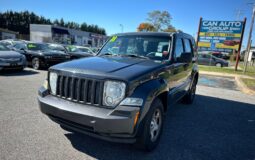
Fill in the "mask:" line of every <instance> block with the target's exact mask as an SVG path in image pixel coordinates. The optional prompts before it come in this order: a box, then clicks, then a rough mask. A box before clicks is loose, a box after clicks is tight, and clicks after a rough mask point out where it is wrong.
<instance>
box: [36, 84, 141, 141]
mask: <svg viewBox="0 0 255 160" xmlns="http://www.w3.org/2000/svg"><path fill="white" fill-rule="evenodd" d="M45 92H47V91H46V90H45V89H44V88H43V87H42V88H41V89H40V90H39V96H38V101H39V106H40V109H41V111H42V112H43V113H44V114H46V115H47V116H49V117H50V118H51V119H52V120H53V121H55V122H56V123H58V124H60V125H61V126H62V128H66V129H68V130H74V131H78V132H81V133H84V134H87V135H90V136H93V137H96V138H100V139H104V140H108V141H113V142H121V143H134V142H135V141H136V139H135V130H136V129H135V126H134V121H135V117H136V115H137V113H138V112H139V111H140V108H139V107H128V106H118V107H116V108H115V109H108V108H102V107H96V106H90V105H83V104H77V103H74V102H70V101H67V100H64V99H62V98H58V97H55V96H52V95H49V94H47V93H46V94H45Z"/></svg>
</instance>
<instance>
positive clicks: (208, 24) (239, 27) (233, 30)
mask: <svg viewBox="0 0 255 160" xmlns="http://www.w3.org/2000/svg"><path fill="white" fill-rule="evenodd" d="M244 23H245V22H243V21H207V20H202V19H201V20H200V26H199V33H198V49H199V50H200V51H222V52H231V51H232V50H239V47H240V45H241V41H242V34H243V31H244V26H245V25H244Z"/></svg>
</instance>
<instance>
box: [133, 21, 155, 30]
mask: <svg viewBox="0 0 255 160" xmlns="http://www.w3.org/2000/svg"><path fill="white" fill-rule="evenodd" d="M155 30H156V29H155V27H154V26H153V25H152V24H150V23H146V22H144V23H141V24H140V25H139V26H138V28H137V31H138V32H148V31H155Z"/></svg>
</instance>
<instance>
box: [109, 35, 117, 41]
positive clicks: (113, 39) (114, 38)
mask: <svg viewBox="0 0 255 160" xmlns="http://www.w3.org/2000/svg"><path fill="white" fill-rule="evenodd" d="M117 38H118V37H117V36H113V37H112V39H111V40H110V42H115V41H116V39H117Z"/></svg>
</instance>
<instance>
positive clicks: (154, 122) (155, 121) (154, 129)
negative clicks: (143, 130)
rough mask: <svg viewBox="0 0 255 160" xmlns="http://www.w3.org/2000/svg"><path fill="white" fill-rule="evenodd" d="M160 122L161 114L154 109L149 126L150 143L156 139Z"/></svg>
mask: <svg viewBox="0 0 255 160" xmlns="http://www.w3.org/2000/svg"><path fill="white" fill-rule="evenodd" d="M161 121H162V117H161V112H160V110H159V109H156V110H155V112H154V113H153V116H152V119H151V124H150V136H151V141H152V142H154V141H155V140H156V139H157V138H158V135H159V132H160V128H161V123H162V122H161Z"/></svg>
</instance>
